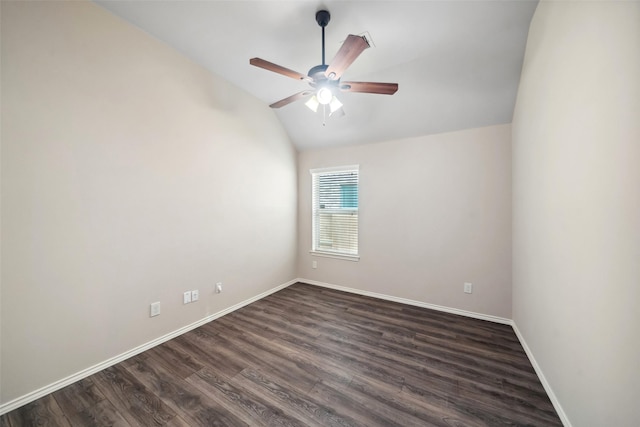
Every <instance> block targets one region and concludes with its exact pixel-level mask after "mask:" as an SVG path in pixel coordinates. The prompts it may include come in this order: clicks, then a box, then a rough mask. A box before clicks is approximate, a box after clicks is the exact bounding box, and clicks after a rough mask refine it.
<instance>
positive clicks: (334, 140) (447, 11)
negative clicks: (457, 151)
mask: <svg viewBox="0 0 640 427" xmlns="http://www.w3.org/2000/svg"><path fill="white" fill-rule="evenodd" d="M96 3H97V4H99V5H100V6H102V7H104V8H106V9H108V10H110V11H112V12H113V13H115V14H116V15H119V16H121V17H122V18H124V19H125V20H127V21H129V22H131V23H132V24H134V25H135V26H137V27H139V28H141V29H143V30H144V31H146V32H147V33H149V34H151V35H153V36H155V37H156V38H158V39H160V40H162V41H164V42H165V43H167V44H169V45H171V46H173V47H174V48H176V49H177V50H179V51H181V52H183V53H184V54H185V55H187V56H188V57H190V58H191V59H193V60H194V61H196V62H197V63H199V64H201V65H203V66H204V67H206V68H208V69H210V70H211V71H212V72H214V73H216V74H218V75H220V76H222V77H224V78H225V79H227V80H229V81H231V82H232V83H234V84H236V85H237V86H239V87H241V88H243V89H244V90H246V91H247V92H249V93H251V94H252V95H254V96H255V97H257V98H259V99H260V100H262V101H264V103H265V108H268V107H267V106H268V105H269V104H271V103H273V102H275V101H278V100H280V99H282V98H285V97H287V96H289V95H292V94H294V93H296V92H299V91H301V90H304V89H306V88H307V87H308V86H307V85H306V83H303V82H300V81H296V80H293V79H290V78H287V77H285V76H282V75H279V74H276V73H272V72H269V71H266V70H263V69H260V68H256V67H253V66H251V65H249V59H250V58H253V57H260V58H262V59H266V60H267V61H270V62H274V63H276V64H278V65H282V66H284V67H287V68H290V69H293V70H295V71H298V72H300V73H303V74H306V73H307V72H308V71H309V69H310V68H311V67H313V66H315V65H318V64H320V63H321V62H322V57H321V52H322V49H321V29H320V27H319V26H318V24H317V23H316V21H315V13H316V11H317V10H320V9H327V10H329V12H330V13H331V22H330V23H329V25H328V26H327V27H326V30H325V32H326V62H327V63H330V61H331V59H332V58H333V56H334V54H335V53H336V52H337V50H338V49H339V47H340V46H341V44H342V41H343V40H344V39H345V38H346V36H347V35H348V34H362V33H365V32H368V34H369V36H370V38H371V39H372V41H373V45H374V46H373V47H372V48H370V49H367V50H365V51H364V52H363V53H362V55H360V57H358V59H356V61H355V62H354V63H353V64H352V65H351V66H350V67H349V69H348V70H347V71H346V72H345V73H344V75H343V77H342V80H345V81H346V80H355V81H380V82H396V83H398V84H399V90H398V92H397V93H396V94H395V95H392V96H389V95H371V94H363V93H342V94H340V96H339V98H340V100H341V101H342V102H343V103H344V110H345V112H346V115H345V116H344V117H331V118H328V119H327V120H326V126H323V125H322V122H323V118H322V113H321V112H320V110H319V112H318V113H315V114H314V113H313V112H311V111H310V110H308V109H307V108H306V107H305V105H304V102H300V101H298V102H295V103H293V104H289V105H287V106H285V107H282V108H280V109H277V110H275V112H276V114H277V117H278V118H279V119H280V121H281V122H282V124H283V126H284V128H285V129H286V131H287V132H288V134H289V136H290V137H291V140H292V141H293V143H294V144H295V145H296V147H297V148H298V149H300V150H306V149H312V148H321V147H328V146H336V145H346V144H362V143H368V142H376V141H384V140H391V139H398V138H404V137H411V136H418V135H427V134H434V133H441V132H448V131H455V130H460V129H468V128H474V127H480V126H489V125H494V124H502V123H510V122H511V118H512V115H513V108H514V105H515V99H516V92H517V88H518V83H519V81H520V71H521V68H522V60H523V57H524V49H525V44H526V39H527V33H528V30H529V23H530V21H531V18H532V16H533V12H534V10H535V8H536V5H537V1H530V0H510V1H509V0H501V1H500V0H498V1H486V0H475V1H455V0H448V1H416V0H412V1H399V0H394V1H364V0H357V1H345V0H325V1H306V0H304V1H303V0H300V1H292V0H290V1H270V0H260V1H238V0H236V1H230V0H228V1H213V0H209V1H184V0H183V1H166V0H163V1H131V0H128V1H117V0H116V1H114V0H96Z"/></svg>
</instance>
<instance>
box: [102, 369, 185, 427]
mask: <svg viewBox="0 0 640 427" xmlns="http://www.w3.org/2000/svg"><path fill="white" fill-rule="evenodd" d="M91 378H92V380H93V381H94V382H95V384H96V386H97V387H98V388H99V389H100V391H101V392H102V393H103V394H104V395H105V396H106V397H107V398H108V399H109V401H110V402H111V403H112V404H113V405H114V406H115V408H116V410H117V411H118V412H119V413H121V414H122V416H123V417H124V418H125V419H126V420H127V422H128V423H129V424H131V425H132V426H138V425H140V426H145V425H150V424H154V425H165V424H167V423H168V422H169V421H170V420H171V419H172V418H174V417H175V416H176V413H175V412H173V411H172V410H171V409H170V408H169V407H167V406H166V405H165V404H164V403H162V401H161V400H160V398H159V397H158V396H157V395H155V394H153V393H152V392H150V391H149V390H147V389H146V388H145V387H144V385H143V384H142V383H141V382H140V381H139V380H138V379H137V378H136V377H135V376H134V375H132V374H131V373H129V371H127V370H126V369H125V368H124V366H123V365H121V364H120V365H115V366H111V367H109V368H106V369H104V370H103V371H100V372H98V373H97V374H95V375H93V376H92V377H91Z"/></svg>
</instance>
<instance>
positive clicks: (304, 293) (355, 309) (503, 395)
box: [0, 284, 562, 427]
mask: <svg viewBox="0 0 640 427" xmlns="http://www.w3.org/2000/svg"><path fill="white" fill-rule="evenodd" d="M0 425H2V426H26V425H38V426H40V425H51V426H56V425H63V426H69V425H71V426H90V425H105V426H106V425H109V426H111V425H113V426H139V425H143V426H147V425H169V426H244V425H251V426H262V425H269V426H271V425H277V426H402V427H408V426H430V425H434V426H449V427H451V426H500V425H532V426H558V425H562V424H561V422H560V420H559V418H558V416H557V415H556V412H555V411H554V409H553V406H552V405H551V402H550V401H549V398H548V397H547V395H546V394H545V392H544V389H543V388H542V385H541V384H540V381H539V380H538V378H537V376H536V374H535V372H534V370H533V368H532V366H531V364H530V363H529V361H528V359H527V357H526V355H525V353H524V351H523V349H522V347H521V346H520V344H519V342H518V339H517V338H516V336H515V334H514V332H513V330H512V328H511V327H510V326H507V325H499V324H495V323H491V322H485V321H482V320H475V319H469V318H465V317H461V316H456V315H452V314H448V313H442V312H437V311H432V310H427V309H422V308H417V307H412V306H406V305H402V304H397V303H393V302H388V301H382V300H377V299H373V298H367V297H363V296H358V295H353V294H349V293H344V292H338V291H334V290H330V289H324V288H319V287H314V286H310V285H305V284H295V285H293V286H290V287H288V288H287V289H284V290H282V291H280V292H277V293H275V294H273V295H270V296H268V297H266V298H264V299H262V300H260V301H258V302H255V303H253V304H251V305H249V306H246V307H244V308H242V309H240V310H238V311H235V312H234V313H231V314H229V315H227V316H224V317H222V318H220V319H217V320H215V321H213V322H211V323H209V324H207V325H205V326H202V327H200V328H198V329H196V330H193V331H191V332H188V333H186V334H184V335H182V336H180V337H178V338H175V339H173V340H171V341H168V342H166V343H164V344H162V345H160V346H158V347H155V348H153V349H151V350H149V351H147V352H145V353H142V354H140V355H138V356H136V357H133V358H131V359H129V360H126V361H124V362H122V363H120V364H118V365H115V366H112V367H110V368H107V369H105V370H104V371H101V372H99V373H97V374H95V375H92V376H91V377H88V378H86V379H84V380H82V381H79V382H77V383H75V384H73V385H70V386H68V387H66V388H64V389H62V390H59V391H57V392H55V393H52V394H50V395H48V396H46V397H43V398H42V399H39V400H38V401H36V402H33V403H31V404H28V405H26V406H24V407H22V408H19V409H17V410H15V411H13V412H10V413H8V414H5V415H4V416H2V417H1V418H0Z"/></svg>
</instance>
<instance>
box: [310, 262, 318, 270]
mask: <svg viewBox="0 0 640 427" xmlns="http://www.w3.org/2000/svg"><path fill="white" fill-rule="evenodd" d="M311 268H318V261H315V260H314V261H311Z"/></svg>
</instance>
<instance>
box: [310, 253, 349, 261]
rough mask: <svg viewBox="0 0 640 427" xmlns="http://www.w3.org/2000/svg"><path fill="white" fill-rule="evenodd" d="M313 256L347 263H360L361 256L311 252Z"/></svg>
mask: <svg viewBox="0 0 640 427" xmlns="http://www.w3.org/2000/svg"><path fill="white" fill-rule="evenodd" d="M309 253H310V254H311V255H313V256H320V257H325V258H335V259H343V260H345V261H354V262H357V261H360V255H346V254H334V253H331V252H320V251H309Z"/></svg>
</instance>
